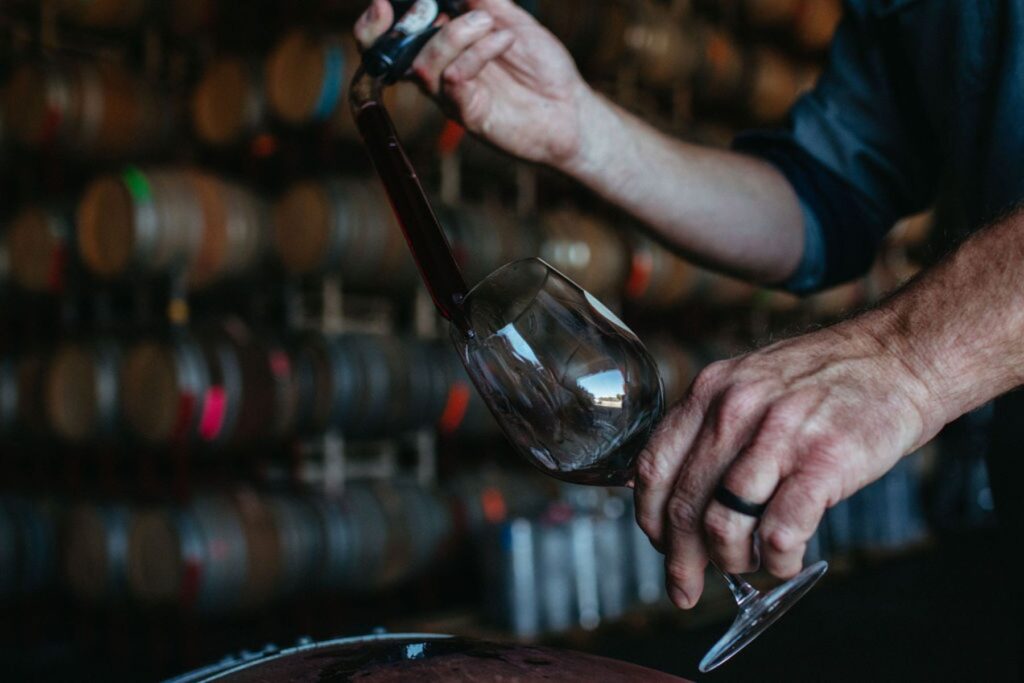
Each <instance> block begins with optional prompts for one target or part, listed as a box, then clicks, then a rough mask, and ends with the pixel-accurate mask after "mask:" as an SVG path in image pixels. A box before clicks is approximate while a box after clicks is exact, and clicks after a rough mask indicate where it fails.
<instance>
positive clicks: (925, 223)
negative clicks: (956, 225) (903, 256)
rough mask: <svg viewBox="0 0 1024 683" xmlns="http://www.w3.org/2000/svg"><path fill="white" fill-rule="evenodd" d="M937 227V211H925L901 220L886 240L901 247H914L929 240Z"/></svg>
mask: <svg viewBox="0 0 1024 683" xmlns="http://www.w3.org/2000/svg"><path fill="white" fill-rule="evenodd" d="M934 229H935V212H934V211H930V210H929V211H923V212H921V213H918V214H914V215H913V216H908V217H906V218H903V219H901V220H899V221H898V222H897V223H896V225H894V226H893V228H892V230H891V231H889V234H888V235H887V236H886V241H887V242H889V243H891V244H893V245H895V246H900V247H914V246H918V245H920V244H923V243H924V242H925V241H927V239H928V237H929V236H930V235H931V233H932V231H933V230H934Z"/></svg>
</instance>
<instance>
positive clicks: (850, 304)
mask: <svg viewBox="0 0 1024 683" xmlns="http://www.w3.org/2000/svg"><path fill="white" fill-rule="evenodd" d="M868 294H869V292H868V286H867V281H866V279H863V278H862V279H859V280H854V281H852V282H847V283H846V284H842V285H839V286H837V287H833V288H831V289H828V290H825V291H824V292H819V293H817V294H814V295H812V296H810V297H809V298H808V302H809V305H810V308H811V311H812V312H813V313H814V315H816V316H818V317H821V318H835V317H838V316H841V315H843V314H846V313H852V312H853V310H854V309H856V308H857V307H858V306H862V305H863V304H864V303H865V302H866V301H867V299H868Z"/></svg>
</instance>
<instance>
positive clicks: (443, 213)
mask: <svg viewBox="0 0 1024 683" xmlns="http://www.w3.org/2000/svg"><path fill="white" fill-rule="evenodd" d="M438 218H439V219H440V221H441V223H442V225H443V226H444V228H445V232H446V234H447V236H448V240H449V242H450V244H451V247H452V251H453V253H454V254H455V260H456V261H457V262H458V264H459V266H460V267H461V268H462V271H463V274H464V275H465V277H466V279H467V281H468V282H469V283H470V285H472V284H474V283H477V282H479V281H480V280H483V279H484V278H485V277H487V276H488V275H490V274H491V273H493V272H494V271H495V270H497V269H498V268H500V267H502V266H503V265H505V264H506V263H510V262H512V261H515V260H517V259H520V258H526V257H528V256H533V255H535V254H536V253H537V248H538V245H537V241H538V240H537V234H536V231H535V230H534V226H533V225H532V224H531V223H530V222H524V221H519V220H517V219H516V217H515V216H514V215H513V213H512V211H511V210H508V209H504V208H502V207H500V206H497V205H494V204H482V205H478V206H457V207H440V208H439V210H438Z"/></svg>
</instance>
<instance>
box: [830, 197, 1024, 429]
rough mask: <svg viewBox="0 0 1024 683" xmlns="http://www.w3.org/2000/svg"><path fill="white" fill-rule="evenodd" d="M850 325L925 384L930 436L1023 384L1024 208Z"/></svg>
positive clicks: (985, 230)
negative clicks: (884, 348) (870, 337)
mask: <svg viewBox="0 0 1024 683" xmlns="http://www.w3.org/2000/svg"><path fill="white" fill-rule="evenodd" d="M849 324H850V325H851V326H854V327H857V328H861V329H864V330H866V331H868V332H869V333H870V334H871V335H873V336H874V337H875V338H876V339H878V340H879V341H880V343H881V344H882V345H884V346H889V347H890V350H891V351H892V352H893V353H895V354H899V355H900V357H901V358H903V359H904V360H905V362H906V364H907V366H908V368H909V369H910V371H911V372H912V373H913V374H914V375H915V376H916V377H918V378H919V380H920V381H921V383H922V384H923V386H924V387H926V389H927V397H928V405H927V406H925V407H924V412H925V413H926V414H927V415H926V417H927V418H928V419H930V420H931V421H932V422H933V423H934V424H932V425H931V428H932V429H931V431H935V430H937V429H939V428H941V427H942V425H944V424H946V423H947V422H949V421H950V420H952V419H955V418H956V417H958V416H960V415H962V414H963V413H965V412H967V411H969V410H971V409H973V408H975V407H977V406H979V405H981V404H982V403H984V402H986V401H988V400H990V399H992V398H995V397H996V396H999V395H1000V394H1003V393H1005V392H1006V391H1009V390H1010V389H1013V388H1015V387H1017V386H1020V385H1021V384H1024V211H1022V210H1018V211H1016V212H1015V213H1014V214H1012V215H1010V216H1009V217H1008V218H1006V219H1004V220H1002V221H1000V222H998V223H996V224H994V225H992V226H991V227H989V228H986V229H984V230H982V231H981V232H979V233H977V234H976V235H974V236H973V237H971V238H970V239H969V240H967V241H966V242H965V243H964V244H963V245H961V246H960V247H959V248H958V249H957V250H956V251H954V252H953V253H952V254H950V255H949V256H948V257H947V258H945V259H944V260H943V261H941V262H940V263H939V264H938V265H936V266H935V267H934V268H931V269H929V270H928V271H926V272H925V273H924V274H923V275H922V276H921V277H919V278H918V279H917V280H915V281H914V282H912V283H911V284H910V285H909V286H907V287H906V288H904V289H903V290H901V291H900V292H899V293H898V294H897V295H896V296H894V297H892V298H891V299H889V300H888V301H886V302H885V303H884V304H882V305H881V306H879V307H878V308H877V309H875V310H873V311H871V312H869V313H867V314H865V315H863V316H860V317H859V318H855V319H853V320H851V321H849Z"/></svg>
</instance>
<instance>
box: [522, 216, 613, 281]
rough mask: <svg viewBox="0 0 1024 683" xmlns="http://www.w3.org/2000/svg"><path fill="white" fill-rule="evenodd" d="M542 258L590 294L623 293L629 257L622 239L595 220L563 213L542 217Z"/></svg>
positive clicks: (590, 217)
mask: <svg viewBox="0 0 1024 683" xmlns="http://www.w3.org/2000/svg"><path fill="white" fill-rule="evenodd" d="M540 255H541V258H543V259H544V260H545V261H547V262H548V263H550V264H551V265H552V266H554V267H555V268H557V269H558V270H559V271H561V272H562V273H564V274H565V275H566V276H567V277H569V278H570V279H571V280H573V281H575V282H576V283H577V284H578V285H579V286H581V287H582V288H583V289H585V290H587V291H588V292H590V293H592V294H594V295H596V296H598V297H600V296H602V295H605V294H611V293H618V292H621V291H622V288H623V285H624V283H625V281H626V274H627V269H628V253H627V250H626V248H625V245H624V244H623V242H622V241H621V239H620V238H619V236H618V235H617V234H616V233H615V232H614V231H613V230H612V229H611V227H609V226H608V225H606V224H605V223H603V222H602V221H600V220H599V219H598V218H596V217H594V216H590V215H587V214H581V213H577V212H575V211H572V210H570V209H559V210H555V211H551V212H548V213H546V214H544V215H542V216H541V244H540Z"/></svg>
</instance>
